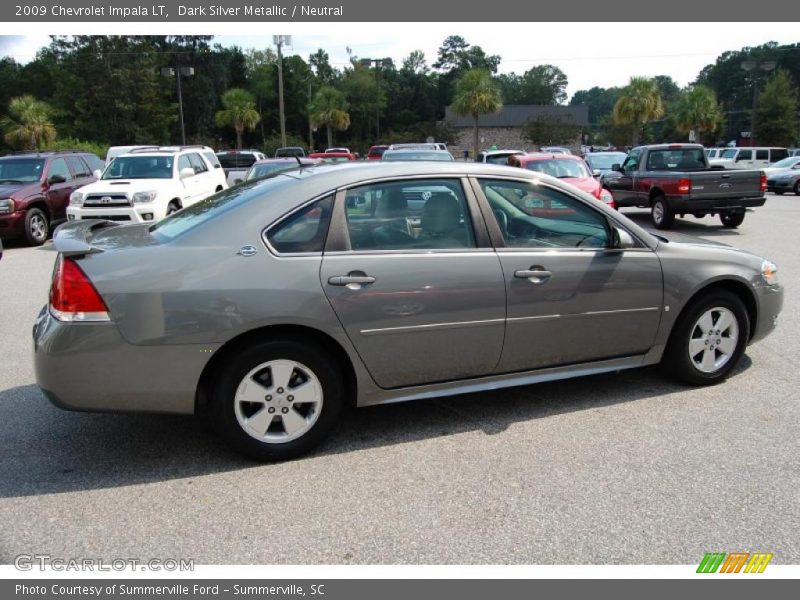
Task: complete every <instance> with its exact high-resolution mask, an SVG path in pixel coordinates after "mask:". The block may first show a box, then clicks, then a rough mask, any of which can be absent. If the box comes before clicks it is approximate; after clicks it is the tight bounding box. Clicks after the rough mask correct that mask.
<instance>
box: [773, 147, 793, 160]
mask: <svg viewBox="0 0 800 600" xmlns="http://www.w3.org/2000/svg"><path fill="white" fill-rule="evenodd" d="M787 156H789V151H788V150H786V149H785V148H773V149H772V156H771V157H770V159H769V160H770V162H777V161H779V160H783V159H784V158H786V157H787Z"/></svg>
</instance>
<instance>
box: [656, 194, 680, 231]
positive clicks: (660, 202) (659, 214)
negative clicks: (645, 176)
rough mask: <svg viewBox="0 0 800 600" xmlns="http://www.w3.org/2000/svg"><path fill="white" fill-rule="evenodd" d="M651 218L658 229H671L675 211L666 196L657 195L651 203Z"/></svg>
mask: <svg viewBox="0 0 800 600" xmlns="http://www.w3.org/2000/svg"><path fill="white" fill-rule="evenodd" d="M650 218H651V219H652V220H653V225H654V226H655V228H656V229H671V228H672V224H673V223H674V222H675V213H674V212H672V209H671V208H670V207H669V204H668V203H667V201H666V199H665V198H664V196H656V197H655V198H653V202H652V204H651V205H650Z"/></svg>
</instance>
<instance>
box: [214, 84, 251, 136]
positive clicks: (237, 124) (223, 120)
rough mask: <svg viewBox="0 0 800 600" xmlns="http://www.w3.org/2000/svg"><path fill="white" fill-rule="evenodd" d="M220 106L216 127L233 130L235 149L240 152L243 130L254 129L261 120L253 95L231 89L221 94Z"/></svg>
mask: <svg viewBox="0 0 800 600" xmlns="http://www.w3.org/2000/svg"><path fill="white" fill-rule="evenodd" d="M222 106H223V107H224V108H223V110H220V111H218V112H217V116H216V121H217V125H219V126H220V127H233V128H234V130H235V131H236V147H237V148H238V149H240V150H241V148H242V134H243V133H244V131H245V129H248V130H251V129H254V128H255V126H256V125H258V122H259V121H260V120H261V115H259V114H258V111H257V110H256V102H255V99H254V98H253V94H251V93H250V92H248V91H247V90H243V89H241V88H231V89H229V90H228V91H227V92H225V93H224V94H222Z"/></svg>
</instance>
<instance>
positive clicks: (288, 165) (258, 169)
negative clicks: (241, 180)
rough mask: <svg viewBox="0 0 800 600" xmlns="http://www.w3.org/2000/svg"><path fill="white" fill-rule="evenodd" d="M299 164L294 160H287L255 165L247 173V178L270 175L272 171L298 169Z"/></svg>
mask: <svg viewBox="0 0 800 600" xmlns="http://www.w3.org/2000/svg"><path fill="white" fill-rule="evenodd" d="M297 167H298V164H297V163H296V162H294V161H288V160H287V161H286V162H276V163H264V164H263V165H254V166H253V168H252V169H250V171H249V172H248V173H247V179H248V180H250V179H258V178H259V177H264V176H265V175H269V174H271V173H277V172H278V171H288V170H290V169H296V168H297Z"/></svg>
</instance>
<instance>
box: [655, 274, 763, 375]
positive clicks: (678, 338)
mask: <svg viewBox="0 0 800 600" xmlns="http://www.w3.org/2000/svg"><path fill="white" fill-rule="evenodd" d="M749 337H750V320H749V318H748V316H747V310H746V309H745V306H744V304H743V303H742V301H741V300H740V299H739V298H738V297H737V296H735V295H734V294H732V293H731V292H728V291H725V290H719V291H714V292H711V293H709V294H706V295H704V296H702V297H700V298H698V299H697V300H695V301H693V302H692V304H691V305H690V306H689V307H687V309H686V310H685V311H684V312H683V314H682V315H681V316H680V318H679V320H678V322H677V323H676V324H675V328H674V329H673V331H672V335H671V336H670V340H669V343H668V344H667V349H666V351H665V353H664V358H663V361H662V365H663V366H664V368H665V369H666V370H667V372H668V373H669V374H670V375H671V376H672V377H674V378H675V379H678V380H679V381H682V382H683V383H688V384H690V385H711V384H714V383H718V382H720V381H722V380H723V379H725V377H726V376H727V375H728V373H729V372H730V371H731V369H733V368H734V367H735V366H736V363H738V362H739V359H740V358H741V356H742V354H743V353H744V349H745V346H746V345H747V340H748V339H749Z"/></svg>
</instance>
